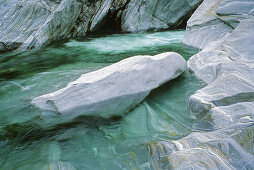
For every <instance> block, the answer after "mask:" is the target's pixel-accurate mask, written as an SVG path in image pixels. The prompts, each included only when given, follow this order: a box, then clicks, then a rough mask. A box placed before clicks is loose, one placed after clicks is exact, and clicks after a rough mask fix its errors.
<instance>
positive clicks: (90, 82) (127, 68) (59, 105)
mask: <svg viewBox="0 0 254 170" xmlns="http://www.w3.org/2000/svg"><path fill="white" fill-rule="evenodd" d="M185 69H186V61H185V60H184V59H183V57H182V56H180V55H179V54H177V53H163V54H159V55H156V56H135V57H131V58H127V59H124V60H122V61H120V62H118V63H115V64H113V65H111V66H108V67H105V68H103V69H100V70H98V71H95V72H91V73H88V74H84V75H82V76H81V77H80V78H79V79H77V80H76V81H74V82H71V83H70V84H69V85H68V86H67V87H66V88H63V89H61V90H58V91H56V92H53V93H50V94H47V95H43V96H40V97H38V98H35V99H34V100H33V101H32V103H33V104H34V105H35V106H37V107H39V108H41V109H43V110H47V111H53V112H56V113H59V114H61V115H62V116H67V115H70V116H73V115H81V114H82V115H99V116H101V117H110V116H112V115H119V114H122V113H126V112H128V111H129V110H130V109H132V108H133V107H135V106H136V105H137V104H139V103H140V102H141V101H142V100H143V99H144V98H145V97H146V96H147V95H148V94H149V93H150V91H151V90H152V89H155V88H157V87H158V86H160V85H162V84H163V83H166V82H167V81H169V80H172V79H174V78H176V77H178V76H179V75H180V74H182V73H183V72H184V71H185Z"/></svg>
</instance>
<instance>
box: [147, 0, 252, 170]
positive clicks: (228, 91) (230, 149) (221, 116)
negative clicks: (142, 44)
mask: <svg viewBox="0 0 254 170" xmlns="http://www.w3.org/2000/svg"><path fill="white" fill-rule="evenodd" d="M253 10H254V2H253V1H251V0H244V1H237V0H235V1H232V0H205V1H204V2H203V3H202V4H201V6H200V7H199V8H198V9H197V10H196V12H195V13H194V14H193V15H192V17H191V18H190V20H189V21H188V25H187V32H186V35H185V39H184V41H183V42H184V43H185V44H187V45H189V46H192V47H196V48H199V49H202V51H201V52H199V53H198V54H196V55H194V56H193V57H191V58H190V59H189V61H188V69H189V70H190V72H192V73H194V74H195V75H196V76H197V77H198V78H199V79H201V80H203V81H204V82H205V83H206V84H207V86H206V87H204V88H203V89H200V90H198V91H197V92H196V93H195V94H194V95H192V96H190V98H189V108H190V110H191V112H192V113H193V114H194V115H195V117H196V119H197V120H198V124H197V125H196V126H197V127H196V128H197V130H198V129H207V132H195V133H192V134H190V135H188V136H187V137H185V138H183V139H180V140H178V141H173V142H172V141H171V142H162V143H159V144H156V145H153V146H152V147H151V148H152V149H151V150H152V152H154V151H157V150H158V149H159V148H164V149H162V150H161V151H160V152H157V153H159V155H156V154H155V156H153V158H152V161H153V163H154V165H155V167H160V168H161V167H165V168H169V167H171V168H176V169H184V168H185V169H186V168H187V169H193V168H194V169H253V168H254V164H253V162H254V156H253V154H254V112H253V106H254V102H253V101H254V100H253V99H254V96H253V94H254V77H253V72H254V18H253V17H254V16H253V15H254V13H253ZM164 150H166V152H165V151H164Z"/></svg>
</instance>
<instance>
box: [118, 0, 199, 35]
mask: <svg viewBox="0 0 254 170" xmlns="http://www.w3.org/2000/svg"><path fill="white" fill-rule="evenodd" d="M201 2H202V0H183V1H181V2H179V1H178V0H131V1H130V3H129V4H128V5H127V7H126V10H124V12H123V16H122V24H121V29H122V31H126V32H137V31H146V30H156V29H166V28H170V27H174V26H177V25H179V24H181V22H183V18H184V17H186V16H188V15H190V14H191V13H192V11H193V10H194V9H195V8H196V7H197V6H198V5H199V4H200V3H201Z"/></svg>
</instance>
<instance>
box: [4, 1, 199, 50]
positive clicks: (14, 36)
mask: <svg viewBox="0 0 254 170" xmlns="http://www.w3.org/2000/svg"><path fill="white" fill-rule="evenodd" d="M201 1H202V0H191V1H187V0H185V1H182V2H181V3H179V2H177V1H176V0H167V1H165V0H156V1H153V0H148V1H144V0H143V1H139V0H138V1H137V0H96V1H95V0H10V1H7V0H0V16H1V17H0V51H6V50H14V49H19V50H29V49H32V48H38V47H41V46H43V45H46V44H49V43H51V42H53V41H57V40H61V39H67V38H70V37H74V38H77V37H83V36H85V35H86V33H88V32H97V31H101V32H106V31H108V30H113V31H122V32H136V31H145V30H151V29H167V28H169V27H174V26H176V25H179V24H181V22H182V21H183V20H184V19H185V17H186V16H188V15H190V13H191V12H192V11H193V9H194V8H195V7H197V6H198V4H199V3H200V2H201Z"/></svg>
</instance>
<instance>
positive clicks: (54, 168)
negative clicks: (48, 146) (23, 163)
mask: <svg viewBox="0 0 254 170" xmlns="http://www.w3.org/2000/svg"><path fill="white" fill-rule="evenodd" d="M42 170H76V168H75V167H74V166H73V165H72V164H71V163H69V162H62V161H58V162H51V163H50V164H48V165H47V166H45V167H43V168H42Z"/></svg>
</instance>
